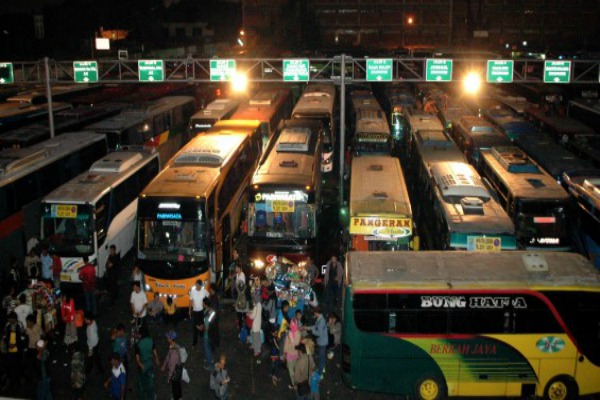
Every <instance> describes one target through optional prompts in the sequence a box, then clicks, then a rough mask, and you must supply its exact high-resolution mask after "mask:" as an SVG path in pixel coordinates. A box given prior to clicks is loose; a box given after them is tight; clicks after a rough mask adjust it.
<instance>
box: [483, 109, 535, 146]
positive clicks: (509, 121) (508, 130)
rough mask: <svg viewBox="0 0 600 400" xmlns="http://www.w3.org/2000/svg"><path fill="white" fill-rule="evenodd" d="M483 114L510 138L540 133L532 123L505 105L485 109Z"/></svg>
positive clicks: (514, 138)
mask: <svg viewBox="0 0 600 400" xmlns="http://www.w3.org/2000/svg"><path fill="white" fill-rule="evenodd" d="M481 115H482V116H483V117H484V118H485V119H487V120H488V121H490V122H491V123H492V125H494V127H496V129H498V130H499V131H500V132H502V133H504V134H505V135H506V136H508V138H509V139H510V140H516V139H518V138H520V137H522V136H527V135H533V134H537V133H539V131H538V130H537V128H536V127H535V126H533V125H532V124H531V123H529V122H527V121H525V119H523V118H522V117H519V116H518V115H516V114H515V113H514V112H513V111H511V110H508V109H507V108H504V107H495V108H488V109H484V110H482V111H481Z"/></svg>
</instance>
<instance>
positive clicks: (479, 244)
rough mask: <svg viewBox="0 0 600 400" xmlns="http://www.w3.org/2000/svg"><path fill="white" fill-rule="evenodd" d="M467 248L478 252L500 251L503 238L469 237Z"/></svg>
mask: <svg viewBox="0 0 600 400" xmlns="http://www.w3.org/2000/svg"><path fill="white" fill-rule="evenodd" d="M467 250H468V251H478V252H488V253H489V252H498V251H500V250H502V238H499V237H480V236H469V237H467Z"/></svg>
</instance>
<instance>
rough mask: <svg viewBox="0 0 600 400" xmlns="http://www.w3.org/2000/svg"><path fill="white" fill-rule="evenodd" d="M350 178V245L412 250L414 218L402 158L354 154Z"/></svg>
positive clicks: (355, 247)
mask: <svg viewBox="0 0 600 400" xmlns="http://www.w3.org/2000/svg"><path fill="white" fill-rule="evenodd" d="M351 171H352V175H351V178H350V226H349V229H348V230H349V232H350V238H351V244H350V248H351V249H352V250H358V251H375V250H388V251H396V250H408V249H409V248H410V245H411V239H412V235H413V220H412V209H411V206H410V199H409V196H408V189H407V188H406V182H405V181H404V174H403V173H402V168H401V167H400V162H399V161H398V158H396V157H392V156H376V155H373V156H368V157H354V159H353V160H352V169H351Z"/></svg>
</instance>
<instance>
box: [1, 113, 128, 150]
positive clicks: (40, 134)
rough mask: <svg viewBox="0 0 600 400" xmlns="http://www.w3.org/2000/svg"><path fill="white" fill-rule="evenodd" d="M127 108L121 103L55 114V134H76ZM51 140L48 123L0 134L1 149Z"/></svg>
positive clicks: (35, 124)
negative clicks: (85, 127)
mask: <svg viewBox="0 0 600 400" xmlns="http://www.w3.org/2000/svg"><path fill="white" fill-rule="evenodd" d="M124 107H125V105H124V104H119V103H103V104H98V105H95V106H77V107H75V108H69V109H66V110H62V111H58V112H55V113H54V134H55V135H60V134H61V133H64V132H76V131H78V130H81V129H83V127H84V126H87V125H89V124H91V123H93V122H96V121H100V120H102V119H104V118H109V117H112V116H114V115H117V114H118V113H120V112H121V110H122V109H123V108H124ZM47 139H50V127H49V124H48V121H45V122H42V121H39V122H37V123H34V124H30V125H25V126H23V127H21V128H16V129H13V130H11V131H8V132H6V133H3V134H0V148H2V149H7V148H22V147H29V146H31V145H34V144H36V143H39V142H42V141H44V140H47Z"/></svg>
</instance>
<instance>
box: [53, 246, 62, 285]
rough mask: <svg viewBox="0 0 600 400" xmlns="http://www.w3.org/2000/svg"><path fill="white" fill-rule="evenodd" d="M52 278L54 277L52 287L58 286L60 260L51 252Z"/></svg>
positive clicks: (60, 269)
mask: <svg viewBox="0 0 600 400" xmlns="http://www.w3.org/2000/svg"><path fill="white" fill-rule="evenodd" d="M51 257H52V278H53V279H54V287H55V288H60V273H61V271H62V261H60V257H59V256H57V255H56V254H52V256H51Z"/></svg>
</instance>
